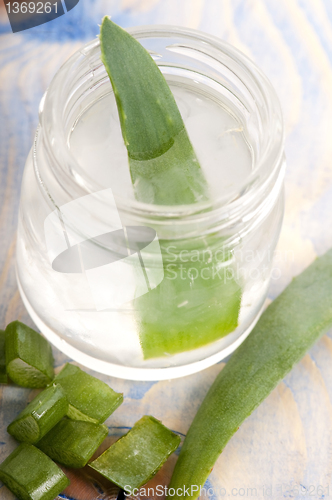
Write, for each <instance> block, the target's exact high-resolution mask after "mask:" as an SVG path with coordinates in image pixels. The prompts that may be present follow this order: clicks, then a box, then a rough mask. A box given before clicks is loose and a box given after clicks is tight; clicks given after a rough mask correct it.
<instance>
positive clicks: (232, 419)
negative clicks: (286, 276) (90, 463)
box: [170, 250, 332, 499]
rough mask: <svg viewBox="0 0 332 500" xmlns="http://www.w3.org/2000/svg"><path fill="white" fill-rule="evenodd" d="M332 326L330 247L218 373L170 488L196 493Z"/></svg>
mask: <svg viewBox="0 0 332 500" xmlns="http://www.w3.org/2000/svg"><path fill="white" fill-rule="evenodd" d="M331 326H332V250H329V251H328V252H327V253H326V254H325V255H323V256H322V257H319V258H317V259H316V260H315V261H314V262H313V264H311V265H310V266H309V267H308V268H307V269H306V270H305V271H304V272H303V273H301V274H300V275H299V276H297V277H296V278H294V279H293V281H292V282H291V284H290V285H289V286H288V287H287V288H286V289H285V290H284V291H283V292H282V293H281V295H279V297H278V298H277V299H276V300H275V301H274V302H272V304H271V305H270V306H269V307H268V308H267V309H266V311H265V312H264V313H263V314H262V316H261V318H260V320H259V321H258V323H257V325H256V326H255V328H254V330H253V331H252V332H251V334H250V335H249V337H248V338H247V339H246V340H245V341H244V342H243V344H242V345H241V346H240V347H239V349H238V350H237V351H236V352H235V354H233V356H232V357H231V359H230V361H228V363H227V364H226V366H225V367H224V369H223V370H222V371H221V372H220V374H219V375H218V376H217V378H216V380H215V382H214V383H213V385H212V387H211V388H210V390H209V392H208V393H207V395H206V397H205V399H204V401H203V403H202V405H201V407H200V408H199V410H198V412H197V414H196V416H195V418H194V420H193V422H192V424H191V426H190V429H189V431H188V433H187V436H186V438H185V440H184V443H183V446H182V449H181V452H180V455H179V458H178V461H177V463H176V466H175V469H174V472H173V476H172V479H171V482H170V488H175V490H176V489H177V488H178V487H183V485H185V486H186V488H189V495H188V494H185V495H184V496H185V498H192V499H194V498H197V497H198V494H199V487H200V486H203V485H204V483H205V481H206V479H207V477H208V475H209V474H210V471H211V469H212V467H213V466H214V463H215V461H216V460H217V458H218V456H219V455H220V453H221V452H222V450H223V449H224V447H225V445H226V444H227V442H228V441H229V439H230V438H231V437H232V435H233V434H234V433H235V432H236V431H237V429H238V428H239V426H240V425H241V424H242V422H243V421H244V420H245V419H246V417H248V416H249V415H250V414H251V413H252V412H253V410H255V408H257V406H258V405H259V404H260V403H261V402H262V401H263V400H264V399H265V398H266V397H267V396H268V395H269V394H270V392H271V391H272V390H273V389H274V388H275V387H276V386H277V384H278V382H280V381H281V380H282V379H283V378H284V377H285V376H286V375H287V373H288V372H289V371H290V370H291V369H292V368H293V366H294V365H295V364H296V363H297V362H298V361H300V360H301V358H302V357H303V356H304V355H305V353H306V351H307V350H308V349H309V348H310V347H311V346H312V345H313V344H314V342H315V341H316V340H318V339H319V338H320V337H321V336H322V335H323V334H324V333H325V332H326V331H327V330H328V329H329V328H330V327H331ZM192 487H193V488H192ZM192 490H193V491H192ZM177 498H183V496H179V497H177Z"/></svg>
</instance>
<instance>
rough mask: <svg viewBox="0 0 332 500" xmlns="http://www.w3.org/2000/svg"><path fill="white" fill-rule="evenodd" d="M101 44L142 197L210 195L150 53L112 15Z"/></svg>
mask: <svg viewBox="0 0 332 500" xmlns="http://www.w3.org/2000/svg"><path fill="white" fill-rule="evenodd" d="M100 45H101V59H102V61H103V63H104V65H105V67H106V70H107V73H108V75H109V77H110V80H111V84H112V87H113V90H114V95H115V98H116V103H117V107H118V112H119V118H120V124H121V129H122V135H123V138H124V142H125V145H126V147H127V151H128V158H129V167H130V174H131V179H132V183H133V186H134V190H135V194H136V197H137V199H138V200H140V201H144V202H147V203H154V204H162V205H165V204H166V205H183V204H188V203H195V202H197V201H202V200H207V199H208V187H207V183H206V180H205V178H204V175H203V173H202V169H201V167H200V165H199V162H198V160H197V157H196V154H195V151H194V149H193V147H192V145H191V142H190V140H189V137H188V134H187V131H186V129H185V126H184V123H183V120H182V117H181V114H180V112H179V110H178V107H177V105H176V102H175V99H174V97H173V94H172V92H171V90H170V88H169V86H168V85H167V82H166V80H165V78H164V77H163V75H162V73H161V72H160V70H159V68H158V66H157V65H156V64H155V62H154V61H153V59H152V58H151V56H150V54H149V53H148V52H147V51H146V50H145V49H144V47H143V46H142V45H141V44H140V43H139V42H138V41H137V40H135V38H133V37H132V36H131V35H129V34H128V33H127V32H126V31H125V30H123V29H122V28H120V26H117V25H116V24H115V23H113V22H112V21H111V20H110V19H109V18H108V17H104V19H103V22H102V25H101V28H100Z"/></svg>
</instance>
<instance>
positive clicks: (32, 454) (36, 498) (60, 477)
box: [0, 443, 69, 500]
mask: <svg viewBox="0 0 332 500" xmlns="http://www.w3.org/2000/svg"><path fill="white" fill-rule="evenodd" d="M0 480H1V481H2V482H3V483H4V484H5V485H6V486H7V488H8V489H9V490H10V491H11V492H12V493H14V495H16V496H17V497H18V498H19V499H20V500H54V499H55V497H56V496H57V495H58V494H59V493H61V492H62V491H63V490H64V489H65V488H66V487H67V486H68V485H69V480H68V478H67V476H66V475H65V474H64V473H63V472H62V470H61V469H60V468H59V467H58V466H57V465H56V464H55V463H54V462H52V460H51V459H50V458H49V457H48V456H46V455H45V454H44V453H43V452H42V451H40V450H38V449H37V448H35V446H32V445H31V444H27V443H22V444H21V445H20V446H18V447H17V448H16V449H15V450H14V451H13V452H12V453H11V454H10V455H9V457H7V458H6V460H4V462H2V464H1V465H0Z"/></svg>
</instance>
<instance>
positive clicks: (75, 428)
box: [37, 418, 108, 468]
mask: <svg viewBox="0 0 332 500" xmlns="http://www.w3.org/2000/svg"><path fill="white" fill-rule="evenodd" d="M107 434H108V429H107V427H106V426H105V425H101V424H94V423H92V422H83V421H78V420H76V421H75V420H70V419H67V418H66V419H64V420H61V422H59V423H58V424H57V425H56V426H55V427H53V429H52V430H51V431H50V432H49V433H48V434H46V436H44V437H43V439H41V440H40V441H39V443H38V444H37V446H38V448H39V449H40V450H42V451H43V452H44V453H46V455H48V456H49V457H50V458H52V459H53V460H55V461H56V462H58V463H60V464H63V465H65V466H67V467H72V468H80V467H84V466H85V465H86V464H87V463H88V461H89V460H90V458H91V457H92V455H93V454H94V453H95V451H96V450H97V448H98V447H99V446H100V445H101V443H102V442H103V441H104V439H105V437H106V436H107Z"/></svg>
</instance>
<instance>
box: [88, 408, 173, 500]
mask: <svg viewBox="0 0 332 500" xmlns="http://www.w3.org/2000/svg"><path fill="white" fill-rule="evenodd" d="M180 441H181V439H180V437H179V436H177V435H176V434H174V433H173V432H172V431H170V430H169V429H168V428H167V427H165V426H164V425H163V424H162V423H161V422H160V421H159V420H157V419H156V418H154V417H151V416H148V415H146V416H144V417H142V418H141V419H140V420H139V421H138V422H136V424H135V425H134V427H133V428H132V429H131V430H130V431H129V432H127V434H125V435H124V436H123V437H121V438H120V439H119V440H118V441H117V442H116V443H114V444H113V445H112V446H111V447H110V448H108V450H106V451H105V452H104V453H103V454H102V455H100V457H98V458H97V459H96V460H94V461H93V462H91V463H90V464H89V467H92V469H94V470H96V471H97V472H99V473H100V474H101V475H102V476H104V477H106V478H107V479H109V480H110V481H112V482H113V483H115V484H116V485H117V486H119V487H120V488H122V489H124V490H127V491H128V488H130V490H131V491H133V490H134V489H135V488H140V487H141V486H142V485H143V484H145V483H147V482H148V481H149V480H150V479H151V478H152V477H153V476H154V475H155V474H156V473H157V472H158V470H159V469H160V468H161V466H162V465H163V464H164V462H166V460H167V459H168V457H169V456H170V455H171V454H172V453H173V452H174V451H175V450H176V449H177V447H178V446H179V444H180Z"/></svg>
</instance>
